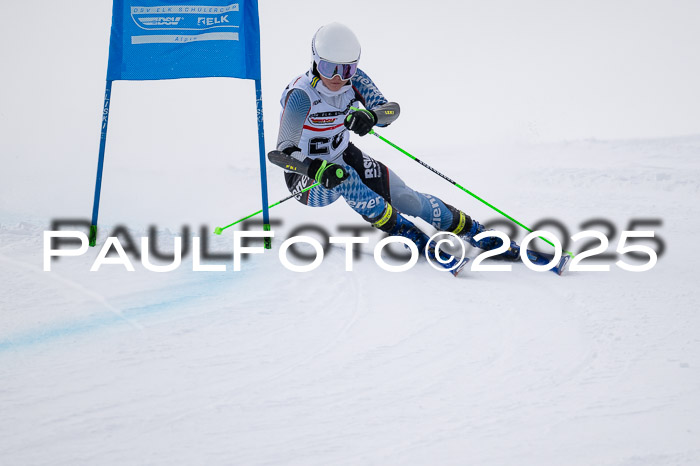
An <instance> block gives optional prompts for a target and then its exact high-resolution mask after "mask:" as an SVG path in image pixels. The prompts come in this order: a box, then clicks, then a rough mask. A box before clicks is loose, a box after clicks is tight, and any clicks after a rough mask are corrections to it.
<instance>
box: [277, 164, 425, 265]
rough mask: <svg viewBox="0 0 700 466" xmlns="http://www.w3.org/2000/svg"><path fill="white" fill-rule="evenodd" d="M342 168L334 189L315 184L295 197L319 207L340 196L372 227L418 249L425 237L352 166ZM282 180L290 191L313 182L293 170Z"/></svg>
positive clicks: (421, 249)
mask: <svg viewBox="0 0 700 466" xmlns="http://www.w3.org/2000/svg"><path fill="white" fill-rule="evenodd" d="M345 169H346V170H347V172H348V174H349V175H350V176H349V178H348V179H347V180H345V181H344V182H343V183H341V184H340V185H339V186H337V187H336V188H335V189H326V188H323V187H321V186H318V187H316V188H313V189H310V190H308V191H306V192H304V193H301V194H299V195H298V196H297V197H296V199H297V200H298V201H299V202H301V203H302V204H305V205H308V206H311V207H323V206H326V205H330V204H331V203H333V202H334V201H335V200H337V199H338V198H339V197H341V196H342V197H343V198H344V199H345V201H346V202H347V204H348V205H349V206H350V207H351V208H352V209H353V210H354V211H355V212H357V213H358V214H360V215H361V216H362V218H364V219H365V220H366V221H368V222H369V223H371V224H372V226H373V227H375V228H378V229H380V230H382V231H384V232H386V233H387V234H389V235H391V236H396V235H398V236H404V237H406V238H408V239H410V240H412V241H413V242H414V243H416V246H417V247H418V250H419V251H420V252H422V251H423V249H424V248H425V245H426V244H427V242H428V236H427V235H426V234H425V233H423V232H422V231H421V230H420V229H419V228H418V227H416V226H415V225H414V224H413V223H412V222H411V221H410V220H408V219H407V218H405V217H404V216H403V215H401V214H400V213H398V212H397V211H396V210H395V209H393V208H392V207H391V204H390V203H389V202H388V200H386V199H384V197H382V196H381V195H379V194H377V193H376V192H375V191H373V190H372V189H370V188H369V187H368V186H367V185H366V184H365V183H364V182H363V180H362V178H361V177H360V176H359V174H358V173H357V171H356V170H355V169H354V168H353V167H351V166H345ZM285 179H286V182H287V187H288V188H289V191H290V192H292V193H294V192H299V191H301V190H302V189H304V188H306V187H308V186H311V185H312V184H313V183H314V180H312V179H311V178H308V177H306V176H303V175H299V174H297V173H285Z"/></svg>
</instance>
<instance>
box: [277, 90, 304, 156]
mask: <svg viewBox="0 0 700 466" xmlns="http://www.w3.org/2000/svg"><path fill="white" fill-rule="evenodd" d="M310 110H311V99H310V98H309V96H308V95H307V94H306V92H304V91H302V90H301V89H292V90H291V91H289V93H288V94H287V99H286V101H285V103H284V109H283V111H282V119H281V121H280V131H279V135H278V136H277V150H279V151H282V152H284V153H286V154H287V155H291V156H292V157H294V158H295V159H297V160H304V155H303V154H302V153H301V149H299V141H301V133H302V132H303V131H304V122H305V121H306V117H307V116H308V115H309V111H310Z"/></svg>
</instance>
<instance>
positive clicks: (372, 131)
mask: <svg viewBox="0 0 700 466" xmlns="http://www.w3.org/2000/svg"><path fill="white" fill-rule="evenodd" d="M369 134H372V135H374V136H377V137H378V138H379V139H381V140H382V141H384V142H386V143H387V144H389V145H390V146H391V147H393V148H394V149H396V150H398V151H399V152H401V153H402V154H404V155H407V156H408V157H410V158H411V159H413V160H414V161H416V162H418V163H419V164H421V165H423V166H424V167H425V168H427V169H428V170H430V171H431V172H433V173H435V174H436V175H438V176H440V177H441V178H443V179H445V180H447V181H449V182H450V183H452V184H453V185H454V186H456V187H458V188H459V189H461V190H462V191H464V192H465V193H467V194H469V195H470V196H472V197H473V198H475V199H476V200H477V201H479V202H482V203H484V204H486V205H487V206H489V207H491V208H492V209H493V210H495V211H496V212H498V213H499V214H501V215H503V216H504V217H505V218H507V219H508V220H510V221H512V222H515V223H516V224H517V225H519V226H521V227H523V228H524V229H525V230H527V231H529V232H530V233H532V228H530V227H528V226H526V225H523V224H522V223H520V222H519V221H517V220H516V219H514V218H513V217H511V216H510V215H508V214H507V213H505V212H503V211H502V210H501V209H499V208H498V207H496V206H494V205H492V204H490V203H489V202H487V201H486V200H484V199H482V198H480V197H479V196H477V195H476V194H474V193H473V192H471V191H469V190H468V189H467V188H465V187H464V186H461V185H460V184H459V183H457V182H456V181H454V180H452V179H450V178H448V177H447V176H445V175H443V174H442V173H440V172H439V171H437V170H435V169H434V168H433V167H431V166H430V165H428V164H427V163H425V162H423V161H422V160H420V159H418V158H417V157H414V156H413V155H411V154H409V153H408V152H406V151H405V150H403V149H402V148H400V147H399V146H397V145H396V144H394V143H393V142H391V141H389V140H388V139H386V138H384V137H383V136H381V135H379V134H378V133H377V132H376V131H374V130H373V129H371V130H369ZM539 238H540V239H541V240H543V241H545V242H547V243H549V244H550V245H552V246H554V243H552V242H551V241H549V240H548V239H547V238H545V237H543V236H540V237H539ZM564 252H565V253H566V254H568V255H570V256H571V257H574V253H572V252H571V251H564Z"/></svg>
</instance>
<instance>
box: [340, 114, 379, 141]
mask: <svg viewBox="0 0 700 466" xmlns="http://www.w3.org/2000/svg"><path fill="white" fill-rule="evenodd" d="M376 124H377V115H376V114H375V113H374V112H373V111H372V110H356V111H354V112H352V113H350V114H349V115H348V116H347V117H345V127H346V128H347V129H349V130H350V131H354V132H355V133H357V134H359V135H360V136H364V135H365V134H367V133H369V130H371V129H372V126H374V125H376Z"/></svg>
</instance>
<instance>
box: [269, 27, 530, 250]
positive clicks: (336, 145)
mask: <svg viewBox="0 0 700 466" xmlns="http://www.w3.org/2000/svg"><path fill="white" fill-rule="evenodd" d="M311 52H312V62H311V69H310V70H309V71H307V72H306V73H304V74H302V75H300V76H298V77H296V78H295V79H294V80H293V81H291V83H290V84H289V85H288V86H287V87H286V89H285V90H284V92H283V93H282V99H281V104H282V112H281V122H280V130H279V137H278V140H277V150H279V151H282V152H284V153H285V154H287V155H288V156H291V157H293V158H294V159H295V160H298V161H299V162H301V164H300V165H301V166H303V167H304V169H303V170H301V172H302V173H300V171H299V170H298V169H297V170H296V171H289V170H288V171H286V172H285V180H286V183H287V187H288V188H289V190H290V192H291V193H298V192H299V191H301V190H302V189H304V188H306V187H308V186H311V185H312V184H314V183H315V182H320V183H321V186H317V187H315V188H313V189H311V190H309V191H306V192H304V193H301V194H299V195H298V196H296V198H297V200H298V201H300V202H301V203H303V204H306V205H308V206H312V207H323V206H327V205H329V204H331V203H333V202H335V201H336V200H337V199H338V198H339V197H343V198H344V199H345V202H347V204H348V205H349V206H350V207H351V208H352V209H354V210H355V211H356V212H357V213H359V214H360V215H361V216H362V217H363V218H364V219H365V220H366V221H368V222H370V223H371V224H372V226H373V227H376V228H378V229H380V230H382V231H384V232H386V233H388V234H389V235H392V236H393V235H400V236H403V237H406V238H409V239H410V240H412V241H413V242H414V243H415V244H416V246H417V247H418V250H419V251H420V252H421V253H422V252H423V251H424V249H425V248H426V246H427V245H428V244H427V243H428V240H429V238H428V236H427V235H426V234H425V233H424V232H423V231H422V230H420V229H419V228H418V227H416V226H415V225H414V224H413V223H412V222H411V221H410V220H409V219H407V218H406V217H404V215H403V214H406V215H410V216H413V217H420V218H422V219H423V220H425V221H427V222H428V223H431V224H432V225H433V226H434V227H435V228H436V229H438V230H441V231H448V232H452V233H454V234H456V235H457V236H459V237H461V238H462V239H464V240H465V241H467V242H469V243H470V244H471V245H472V246H474V247H478V248H481V249H485V250H490V249H494V248H497V247H500V246H501V244H502V240H501V239H500V238H496V237H487V238H484V239H482V240H480V241H475V240H474V239H473V237H474V236H475V235H477V234H478V233H481V232H482V231H484V230H485V228H484V226H483V225H481V224H480V223H479V222H477V221H476V220H473V219H472V218H471V217H469V215H467V214H465V213H464V212H462V211H461V210H459V209H456V208H455V207H453V206H451V205H449V204H446V203H445V202H443V201H442V200H441V199H439V198H438V197H436V196H433V195H430V194H426V193H421V192H417V191H415V190H413V189H412V188H410V187H409V186H407V185H406V184H405V183H404V182H403V180H402V179H401V178H400V177H399V176H398V175H396V173H394V172H393V171H392V170H391V169H390V168H388V167H387V166H386V165H384V164H383V163H382V162H379V161H377V160H375V159H373V158H372V157H370V156H369V155H368V154H366V153H364V152H363V151H361V150H360V149H358V148H357V147H356V146H355V145H354V144H352V143H351V142H350V140H349V139H350V138H349V136H350V131H352V132H354V133H356V134H358V135H359V136H364V135H366V134H368V133H369V131H370V130H371V129H372V127H374V126H375V125H376V126H379V127H384V126H387V125H389V124H391V123H393V122H394V121H395V120H396V119H397V118H398V116H399V111H400V109H399V105H398V104H397V103H395V102H388V101H387V100H386V99H385V98H384V96H383V95H382V93H381V92H380V91H379V89H377V87H376V86H375V84H374V82H372V80H371V79H370V78H369V77H368V76H367V74H365V73H364V72H363V71H362V70H360V69H359V68H358V67H357V65H358V62H359V60H360V43H359V42H358V40H357V37H356V36H355V34H354V33H353V32H352V31H351V30H350V29H349V28H348V27H347V26H344V25H343V24H340V23H331V24H328V25H325V26H323V27H321V28H320V29H319V30H318V31H317V32H316V34H315V35H314V36H313V39H312V41H311ZM358 103H361V104H362V105H363V106H364V109H356V108H357V107H358ZM519 255H520V247H519V246H518V245H517V244H516V243H515V242H511V245H510V248H509V249H508V250H507V251H506V252H505V253H503V254H502V255H501V256H502V258H503V259H508V260H513V261H514V260H517V259H518V258H519Z"/></svg>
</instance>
